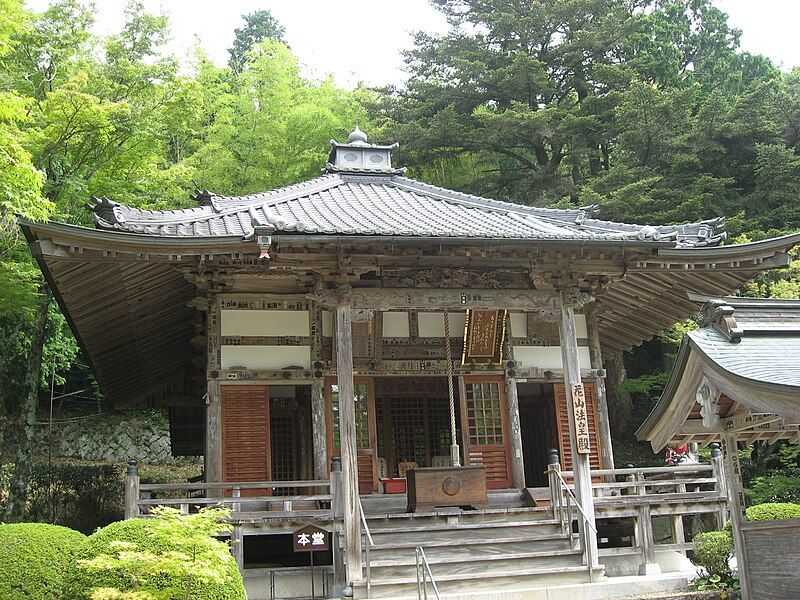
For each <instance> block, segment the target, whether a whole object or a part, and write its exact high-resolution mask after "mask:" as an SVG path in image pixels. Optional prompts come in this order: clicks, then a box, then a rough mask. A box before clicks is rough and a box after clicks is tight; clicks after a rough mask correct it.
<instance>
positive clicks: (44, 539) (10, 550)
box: [0, 523, 86, 600]
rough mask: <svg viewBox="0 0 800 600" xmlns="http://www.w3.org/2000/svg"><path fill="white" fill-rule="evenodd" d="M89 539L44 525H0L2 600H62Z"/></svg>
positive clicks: (71, 531)
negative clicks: (78, 555) (67, 581)
mask: <svg viewBox="0 0 800 600" xmlns="http://www.w3.org/2000/svg"><path fill="white" fill-rule="evenodd" d="M85 541H86V536H84V535H83V534H82V533H79V532H77V531H73V530H72V529H67V528H66V527H59V526H58V525H45V524H42V523H16V524H10V525H0V565H2V572H3V575H2V577H0V598H3V599H4V600H58V599H60V598H62V597H63V598H65V599H66V598H68V597H67V596H63V595H62V593H63V589H64V581H65V580H66V578H67V577H68V576H69V574H70V573H71V572H72V571H73V570H74V568H75V562H74V561H75V556H76V555H77V553H78V552H80V550H81V547H82V546H83V544H84V543H85Z"/></svg>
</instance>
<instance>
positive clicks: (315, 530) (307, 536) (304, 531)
mask: <svg viewBox="0 0 800 600" xmlns="http://www.w3.org/2000/svg"><path fill="white" fill-rule="evenodd" d="M292 546H293V548H294V551H295V552H321V551H325V550H330V536H329V535H328V532H327V531H326V530H325V529H322V528H321V527H317V526H316V525H306V526H305V527H302V528H300V529H298V530H297V531H295V532H294V533H293V534H292Z"/></svg>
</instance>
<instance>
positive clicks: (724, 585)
mask: <svg viewBox="0 0 800 600" xmlns="http://www.w3.org/2000/svg"><path fill="white" fill-rule="evenodd" d="M732 556H733V538H732V537H731V534H730V532H729V531H709V532H706V533H701V534H698V535H697V536H695V538H694V540H693V552H692V562H694V564H695V565H697V566H698V567H700V568H701V569H702V572H699V573H698V575H699V577H698V579H697V580H696V581H695V582H694V585H695V587H696V588H697V589H700V590H724V589H728V588H738V580H737V579H736V578H735V576H734V574H733V572H732V571H731V568H730V566H729V564H728V563H729V561H730V559H731V557H732Z"/></svg>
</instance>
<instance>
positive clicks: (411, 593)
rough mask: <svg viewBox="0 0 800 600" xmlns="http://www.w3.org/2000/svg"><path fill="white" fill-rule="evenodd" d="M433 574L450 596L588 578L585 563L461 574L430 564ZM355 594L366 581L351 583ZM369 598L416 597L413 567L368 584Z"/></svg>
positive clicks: (597, 574)
mask: <svg viewBox="0 0 800 600" xmlns="http://www.w3.org/2000/svg"><path fill="white" fill-rule="evenodd" d="M431 571H432V572H433V576H434V578H435V579H436V584H437V586H438V588H439V591H440V593H441V595H442V596H443V597H444V596H445V595H447V596H449V597H450V598H457V597H459V595H460V593H467V592H482V591H486V592H495V593H496V592H498V591H500V590H503V589H507V590H511V589H514V588H517V589H518V588H520V587H525V588H532V587H550V586H553V585H564V584H568V583H583V582H588V581H589V573H588V570H587V568H586V566H584V565H579V566H575V565H570V566H560V567H547V568H543V569H516V570H507V571H503V572H501V573H495V572H493V571H492V570H491V569H483V570H481V571H480V572H475V573H470V574H464V573H454V574H442V575H441V576H437V574H436V571H435V570H434V568H433V567H432V568H431ZM602 577H603V570H602V569H598V570H595V572H594V578H595V580H599V579H601V578H602ZM431 590H432V588H431V586H430V583H429V584H428V593H429V595H430V594H431ZM353 591H354V596H355V598H357V599H361V598H365V597H366V582H365V581H360V582H356V583H355V585H354V589H353ZM370 597H371V598H396V599H400V598H417V580H416V571H412V573H411V575H410V576H407V577H397V578H391V579H380V580H373V581H372V584H371V593H370Z"/></svg>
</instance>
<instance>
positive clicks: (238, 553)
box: [231, 524, 244, 575]
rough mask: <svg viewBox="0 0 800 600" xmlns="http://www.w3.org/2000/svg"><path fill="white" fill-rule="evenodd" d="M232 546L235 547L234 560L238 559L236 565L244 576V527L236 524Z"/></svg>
mask: <svg viewBox="0 0 800 600" xmlns="http://www.w3.org/2000/svg"><path fill="white" fill-rule="evenodd" d="M231 546H232V547H233V558H234V559H236V565H237V566H238V567H239V572H240V573H241V574H242V575H244V535H243V534H242V526H241V525H240V524H236V525H234V526H233V530H232V531H231Z"/></svg>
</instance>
